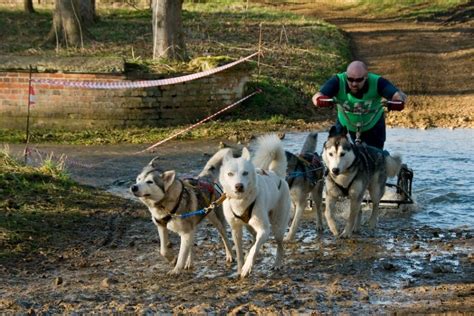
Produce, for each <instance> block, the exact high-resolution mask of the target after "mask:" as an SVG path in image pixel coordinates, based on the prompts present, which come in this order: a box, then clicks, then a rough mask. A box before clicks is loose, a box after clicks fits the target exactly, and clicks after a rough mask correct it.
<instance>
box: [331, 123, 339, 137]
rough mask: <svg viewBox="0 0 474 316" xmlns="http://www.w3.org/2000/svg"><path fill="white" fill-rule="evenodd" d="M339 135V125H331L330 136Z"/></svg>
mask: <svg viewBox="0 0 474 316" xmlns="http://www.w3.org/2000/svg"><path fill="white" fill-rule="evenodd" d="M336 135H337V127H336V125H333V126H331V129H330V130H329V137H334V136H336Z"/></svg>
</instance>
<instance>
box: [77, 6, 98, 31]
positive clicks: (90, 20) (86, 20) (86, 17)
mask: <svg viewBox="0 0 474 316" xmlns="http://www.w3.org/2000/svg"><path fill="white" fill-rule="evenodd" d="M80 16H81V21H82V22H83V25H84V26H86V27H87V26H90V25H92V24H94V22H95V21H96V20H97V15H96V12H95V0H81V14H80Z"/></svg>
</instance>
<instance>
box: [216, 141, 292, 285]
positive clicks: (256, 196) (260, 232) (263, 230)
mask: <svg viewBox="0 0 474 316" xmlns="http://www.w3.org/2000/svg"><path fill="white" fill-rule="evenodd" d="M257 142H258V143H257V149H256V152H255V156H254V159H253V162H252V161H251V158H250V152H249V151H248V149H247V148H245V147H244V148H243V149H242V156H241V157H239V158H234V156H233V155H232V151H228V152H227V154H226V155H225V156H224V157H223V161H222V167H221V169H220V172H219V182H220V183H221V185H222V187H223V190H224V193H225V194H226V195H227V199H226V200H225V201H224V204H223V207H224V215H225V218H226V220H227V222H228V223H229V225H230V226H231V228H232V238H233V240H234V244H235V248H236V255H237V273H239V274H240V277H246V276H248V275H249V274H250V272H251V270H252V266H253V264H254V263H255V259H256V256H257V254H258V252H259V250H260V248H261V247H262V245H263V244H264V243H265V241H266V240H267V239H268V238H269V235H270V230H271V231H272V232H273V235H274V236H275V239H276V242H277V253H276V260H275V265H274V268H276V269H278V268H280V267H281V265H282V259H283V237H284V234H285V231H286V227H287V225H288V221H289V216H290V206H291V201H290V190H289V188H288V184H287V182H286V181H285V175H286V168H287V162H286V156H285V151H284V149H283V146H282V143H281V141H280V139H279V138H278V136H276V135H266V136H262V137H260V138H259V139H258V140H257ZM244 225H249V226H250V227H251V228H252V230H253V231H254V232H255V242H254V244H253V245H252V247H251V249H250V251H249V253H248V255H247V258H246V260H245V263H244V262H243V261H244V259H243V252H242V227H243V226H244Z"/></svg>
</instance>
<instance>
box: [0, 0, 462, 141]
mask: <svg viewBox="0 0 474 316" xmlns="http://www.w3.org/2000/svg"><path fill="white" fill-rule="evenodd" d="M201 2H202V3H201ZM278 2H280V3H284V1H275V2H272V3H273V4H275V3H278ZM466 2H467V0H434V1H427V0H402V1H396V0H377V1H375V0H359V1H356V2H354V1H350V5H351V10H362V11H361V12H363V14H369V13H370V14H371V15H374V14H377V15H381V16H387V15H393V14H396V15H397V16H405V17H409V16H410V17H416V16H422V15H426V14H433V13H434V12H439V11H442V10H449V9H450V8H453V7H454V6H457V5H460V4H463V3H466ZM328 3H330V4H331V3H332V4H334V3H337V5H342V4H341V3H343V2H341V1H336V2H334V1H328ZM322 5H324V4H322ZM364 12H365V13H364ZM98 15H99V17H100V19H99V21H98V22H97V23H96V24H94V25H93V26H91V27H90V28H89V31H90V33H91V34H92V36H93V39H92V40H91V41H89V42H88V43H87V45H86V47H84V48H83V49H64V48H62V49H60V50H59V51H56V49H55V47H52V46H45V45H42V42H43V39H44V37H45V35H46V34H47V33H48V31H49V28H50V26H51V11H50V10H44V9H43V10H38V13H37V14H34V15H28V14H26V13H24V12H22V10H20V9H17V10H11V9H1V8H0V29H1V30H2V41H0V54H13V55H36V56H47V55H61V56H86V57H87V56H108V57H111V56H114V57H121V58H123V59H125V61H126V63H127V65H129V67H130V68H133V69H134V70H137V69H138V70H141V71H149V72H161V73H168V74H169V73H173V72H182V71H193V69H198V68H199V67H200V65H202V64H203V63H207V62H208V61H204V62H203V61H201V62H200V63H197V66H196V65H194V64H193V62H190V63H170V62H167V61H154V60H152V59H151V55H152V33H151V23H150V22H151V12H150V11H149V10H135V9H106V10H105V9H101V10H98ZM183 25H184V28H185V33H186V34H185V38H186V45H187V49H188V52H189V55H190V57H191V58H193V59H194V60H195V61H196V60H200V59H202V58H203V57H206V56H212V57H215V59H216V60H219V61H220V62H225V61H228V60H229V58H232V59H236V58H239V57H242V56H247V55H249V54H251V53H253V52H255V51H257V49H258V46H259V45H258V43H259V36H260V31H261V34H262V51H263V54H264V57H263V59H262V60H261V63H260V64H259V65H258V66H259V67H258V68H256V69H255V70H254V72H253V74H252V79H251V82H250V84H249V86H248V88H249V90H251V91H253V89H254V88H256V87H259V88H262V89H263V91H264V92H263V93H262V94H259V95H257V96H255V97H253V98H251V99H250V100H248V101H247V102H245V103H243V104H242V105H239V106H238V107H236V108H235V109H234V110H232V111H231V112H228V113H225V115H222V116H220V117H219V118H218V119H219V120H217V121H214V122H210V123H207V124H205V125H203V126H202V127H200V128H198V129H195V130H192V131H191V132H189V133H187V134H185V135H182V136H180V138H200V137H207V138H220V137H223V136H224V137H226V136H227V135H229V134H231V135H233V134H235V133H238V132H240V133H241V134H242V133H244V131H245V129H246V128H245V127H242V126H240V125H239V124H241V123H242V122H247V121H249V120H250V121H252V122H255V123H254V126H255V130H254V131H255V132H259V131H261V130H259V128H262V129H267V130H275V129H277V128H284V127H286V126H297V127H300V128H301V129H309V128H310V127H311V126H312V124H313V123H314V122H315V121H319V122H321V121H325V120H327V119H329V115H333V113H331V112H329V111H320V110H315V109H314V107H313V106H312V104H311V101H310V97H311V96H312V95H313V94H314V93H315V92H316V91H317V90H318V89H319V87H320V85H321V84H322V83H324V82H325V80H327V79H328V78H329V77H330V76H331V75H333V74H334V73H336V72H339V71H341V70H343V69H344V68H345V67H346V65H347V63H348V62H349V61H350V59H351V54H350V50H349V44H348V41H347V38H346V37H345V36H344V34H343V33H341V32H340V31H339V30H338V29H337V28H336V27H335V26H334V25H331V24H328V23H326V22H324V21H321V20H318V19H315V18H310V17H303V16H300V15H296V14H292V13H289V12H285V11H282V10H279V9H278V7H274V6H265V5H260V4H258V3H254V2H252V1H250V2H249V6H248V8H247V1H245V0H209V1H200V3H194V2H191V1H185V5H184V11H183ZM19 39H20V40H19ZM192 65H194V66H195V68H193V67H194V66H192ZM196 67H197V68H196ZM333 117H334V116H332V118H333ZM275 118H279V119H275ZM184 127H185V126H174V127H168V128H147V129H143V128H142V129H133V128H132V129H125V130H122V129H117V130H84V131H79V132H75V133H72V132H67V131H63V130H42V129H36V128H33V129H32V135H31V141H32V142H34V143H45V142H54V143H74V144H103V143H127V142H128V143H141V142H145V143H146V142H154V141H156V140H159V139H163V138H165V137H167V136H169V135H171V134H172V133H175V132H176V131H179V130H181V129H182V128H184ZM24 138H25V135H24V131H9V130H0V141H1V142H8V143H19V142H23V141H24Z"/></svg>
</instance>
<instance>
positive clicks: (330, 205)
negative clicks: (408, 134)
mask: <svg viewBox="0 0 474 316" xmlns="http://www.w3.org/2000/svg"><path fill="white" fill-rule="evenodd" d="M322 156H323V161H324V163H325V165H326V168H327V170H328V175H327V177H326V211H325V215H326V221H327V223H328V226H329V229H330V230H331V232H332V233H333V234H334V235H335V236H337V235H338V230H337V227H336V223H335V221H334V218H333V211H334V209H335V204H336V200H337V198H338V197H340V196H347V197H348V198H349V199H350V212H349V219H348V220H347V223H346V225H345V227H344V230H343V232H342V233H341V235H340V237H343V238H347V237H351V236H352V233H353V232H356V231H358V230H359V229H360V224H361V223H360V222H361V214H360V213H361V211H360V209H361V203H362V200H363V197H364V194H365V192H366V190H367V189H368V190H369V195H370V199H371V200H372V214H371V215H370V218H369V228H371V229H373V228H375V225H376V224H377V218H378V214H379V209H378V208H379V202H380V199H381V198H382V196H383V194H384V192H385V183H386V181H387V177H394V176H396V175H397V174H398V172H399V170H400V167H401V158H400V156H398V155H395V156H390V155H389V153H388V152H387V151H382V150H380V149H377V148H374V147H371V146H367V145H365V144H362V145H354V144H352V143H351V142H350V141H349V139H348V137H347V129H346V128H345V127H344V128H343V129H342V131H341V132H338V131H337V129H336V127H334V126H333V127H332V128H331V129H330V131H329V136H328V139H327V141H326V143H325V144H324V148H323V154H322Z"/></svg>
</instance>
